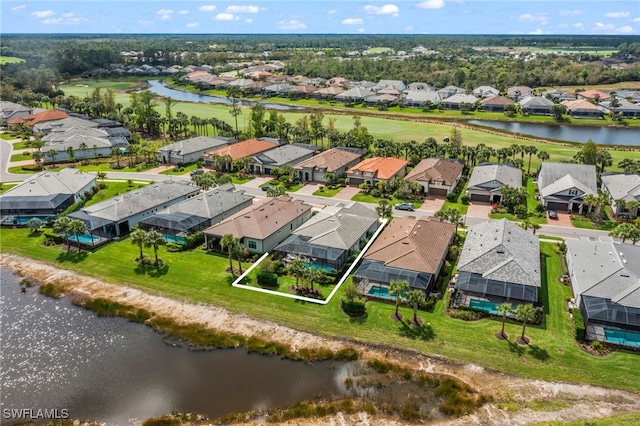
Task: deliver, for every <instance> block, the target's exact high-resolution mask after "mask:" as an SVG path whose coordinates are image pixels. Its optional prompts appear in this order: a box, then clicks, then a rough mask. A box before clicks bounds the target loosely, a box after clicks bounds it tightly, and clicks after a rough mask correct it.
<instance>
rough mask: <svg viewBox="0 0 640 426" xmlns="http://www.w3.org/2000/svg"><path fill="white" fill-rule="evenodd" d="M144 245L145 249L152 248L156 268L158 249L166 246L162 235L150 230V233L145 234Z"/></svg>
mask: <svg viewBox="0 0 640 426" xmlns="http://www.w3.org/2000/svg"><path fill="white" fill-rule="evenodd" d="M144 244H145V245H146V246H147V247H153V254H154V255H155V258H156V266H158V247H160V246H163V245H165V244H166V242H165V241H164V238H162V234H161V233H159V232H158V231H156V230H155V229H152V230H151V231H149V232H147V235H146V238H145V240H144Z"/></svg>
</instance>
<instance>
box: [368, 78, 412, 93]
mask: <svg viewBox="0 0 640 426" xmlns="http://www.w3.org/2000/svg"><path fill="white" fill-rule="evenodd" d="M406 88H407V86H406V85H405V84H404V82H402V81H401V80H380V81H379V82H378V84H377V85H376V86H375V91H376V92H379V91H380V90H383V89H396V90H397V91H399V92H402V91H403V90H405V89H406Z"/></svg>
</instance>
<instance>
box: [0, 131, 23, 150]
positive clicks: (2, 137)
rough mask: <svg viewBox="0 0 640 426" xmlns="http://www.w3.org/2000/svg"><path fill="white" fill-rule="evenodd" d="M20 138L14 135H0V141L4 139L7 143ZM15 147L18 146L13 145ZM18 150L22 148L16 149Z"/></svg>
mask: <svg viewBox="0 0 640 426" xmlns="http://www.w3.org/2000/svg"><path fill="white" fill-rule="evenodd" d="M18 137H19V136H17V135H14V134H13V133H0V139H4V140H6V141H10V140H13V139H16V138H18ZM13 146H14V147H15V146H16V144H13ZM16 149H21V148H16Z"/></svg>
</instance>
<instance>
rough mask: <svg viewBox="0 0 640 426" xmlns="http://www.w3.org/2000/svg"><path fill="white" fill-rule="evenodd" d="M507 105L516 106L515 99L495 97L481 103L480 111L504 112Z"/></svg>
mask: <svg viewBox="0 0 640 426" xmlns="http://www.w3.org/2000/svg"><path fill="white" fill-rule="evenodd" d="M507 105H515V102H514V101H513V99H510V98H507V97H506V96H493V97H490V98H484V99H482V100H481V101H480V110H481V111H489V112H504V109H505V107H506V106H507Z"/></svg>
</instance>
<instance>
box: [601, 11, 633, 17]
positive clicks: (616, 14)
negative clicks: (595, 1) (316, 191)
mask: <svg viewBox="0 0 640 426" xmlns="http://www.w3.org/2000/svg"><path fill="white" fill-rule="evenodd" d="M630 15H631V14H630V13H629V12H609V13H605V14H604V15H603V16H604V17H605V18H628V17H629V16H630Z"/></svg>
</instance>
